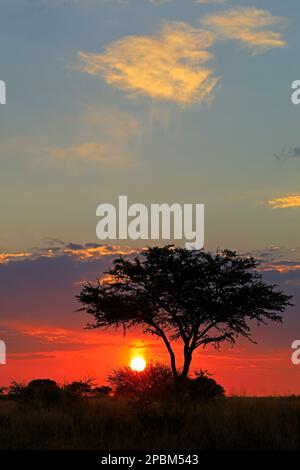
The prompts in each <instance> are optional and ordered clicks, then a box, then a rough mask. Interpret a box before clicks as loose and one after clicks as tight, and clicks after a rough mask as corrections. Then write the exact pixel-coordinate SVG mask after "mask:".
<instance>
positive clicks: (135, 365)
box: [130, 356, 146, 372]
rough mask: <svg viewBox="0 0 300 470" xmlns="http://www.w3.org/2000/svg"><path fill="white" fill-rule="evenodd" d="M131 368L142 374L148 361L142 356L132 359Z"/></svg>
mask: <svg viewBox="0 0 300 470" xmlns="http://www.w3.org/2000/svg"><path fill="white" fill-rule="evenodd" d="M130 367H131V369H132V370H135V371H136V372H142V371H143V370H144V369H145V368H146V361H145V359H144V358H142V357H141V356H136V357H134V358H133V359H131V362H130Z"/></svg>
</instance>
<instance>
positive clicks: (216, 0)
mask: <svg viewBox="0 0 300 470" xmlns="http://www.w3.org/2000/svg"><path fill="white" fill-rule="evenodd" d="M196 3H200V5H207V4H209V5H224V3H227V0H196Z"/></svg>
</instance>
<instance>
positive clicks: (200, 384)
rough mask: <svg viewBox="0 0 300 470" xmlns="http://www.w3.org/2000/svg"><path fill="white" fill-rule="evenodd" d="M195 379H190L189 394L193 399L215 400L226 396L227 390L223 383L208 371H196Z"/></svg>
mask: <svg viewBox="0 0 300 470" xmlns="http://www.w3.org/2000/svg"><path fill="white" fill-rule="evenodd" d="M195 374H196V378H195V379H189V385H188V387H189V396H190V398H191V399H192V400H204V401H208V400H213V399H215V398H224V397H225V390H224V388H223V387H222V385H220V384H218V383H217V382H216V381H215V380H214V379H212V378H211V377H209V374H207V372H206V371H202V370H201V371H200V372H196V373H195Z"/></svg>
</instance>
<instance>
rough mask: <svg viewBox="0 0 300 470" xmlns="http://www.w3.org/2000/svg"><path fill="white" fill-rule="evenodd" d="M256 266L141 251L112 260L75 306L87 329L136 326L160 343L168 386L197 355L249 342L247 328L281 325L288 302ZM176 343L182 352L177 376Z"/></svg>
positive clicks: (169, 249)
mask: <svg viewBox="0 0 300 470" xmlns="http://www.w3.org/2000/svg"><path fill="white" fill-rule="evenodd" d="M257 265H258V262H257V261H256V260H255V259H254V258H253V257H243V256H240V255H238V254H237V253H236V252H233V251H229V250H224V251H217V252H216V253H215V254H212V253H210V252H205V251H203V250H187V249H183V248H177V247H174V246H172V245H168V246H165V247H163V248H160V247H153V248H147V250H145V251H143V252H142V253H141V254H140V255H139V256H137V257H136V258H134V259H130V258H126V257H123V256H121V257H119V258H118V259H116V260H115V261H114V262H113V266H112V268H111V269H110V270H109V271H108V272H107V273H106V274H107V275H108V276H106V278H104V280H102V281H99V280H98V282H97V283H96V284H91V283H87V284H85V285H84V287H83V288H82V290H81V292H80V294H79V295H78V296H77V299H78V301H79V302H80V304H81V308H80V310H82V311H86V312H87V313H89V314H91V315H92V316H93V317H94V320H95V321H94V323H92V324H88V325H87V328H108V327H116V328H118V327H123V329H124V332H125V331H126V330H127V329H132V328H135V327H139V328H141V329H142V331H143V332H144V333H149V334H152V335H156V336H158V337H159V338H161V339H162V341H163V342H164V344H165V346H166V348H167V350H168V353H169V355H170V363H171V368H172V372H173V377H174V380H175V381H179V380H185V379H186V378H187V376H188V373H189V369H190V365H191V361H192V357H193V353H194V351H195V350H196V349H197V348H199V347H205V346H207V345H208V344H212V345H214V346H215V347H218V346H220V345H221V343H223V342H225V341H228V342H230V343H234V342H235V341H236V339H237V337H238V336H243V337H245V338H248V339H249V340H250V341H253V340H252V338H251V331H250V327H251V326H252V324H254V323H256V324H257V325H260V324H266V323H267V322H268V321H274V322H282V315H281V313H282V312H284V310H285V309H286V307H287V306H288V305H291V304H290V299H291V297H290V296H288V295H286V294H284V293H283V292H281V291H279V290H278V289H277V286H275V285H268V284H267V283H265V282H264V281H263V280H262V276H261V274H260V273H259V272H258V271H257ZM176 340H180V341H181V342H182V345H183V358H184V363H183V368H182V369H181V370H179V369H178V367H177V363H176V359H177V358H176V356H175V353H174V350H173V341H176Z"/></svg>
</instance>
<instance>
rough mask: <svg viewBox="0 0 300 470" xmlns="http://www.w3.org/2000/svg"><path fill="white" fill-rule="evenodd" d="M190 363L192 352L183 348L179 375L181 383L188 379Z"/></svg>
mask: <svg viewBox="0 0 300 470" xmlns="http://www.w3.org/2000/svg"><path fill="white" fill-rule="evenodd" d="M191 362H192V351H191V350H190V349H189V348H187V347H185V348H184V364H183V369H182V373H181V375H180V378H181V381H182V382H185V381H186V379H187V377H188V374H189V370H190V365H191Z"/></svg>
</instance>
